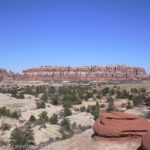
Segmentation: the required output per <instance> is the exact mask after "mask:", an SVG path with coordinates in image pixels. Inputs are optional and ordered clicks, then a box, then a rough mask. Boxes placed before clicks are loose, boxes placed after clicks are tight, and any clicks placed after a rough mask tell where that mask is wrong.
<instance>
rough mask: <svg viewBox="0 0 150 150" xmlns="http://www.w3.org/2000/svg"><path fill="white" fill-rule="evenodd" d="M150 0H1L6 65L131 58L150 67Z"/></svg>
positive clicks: (2, 63)
mask: <svg viewBox="0 0 150 150" xmlns="http://www.w3.org/2000/svg"><path fill="white" fill-rule="evenodd" d="M149 8H150V1H149V0H144V1H142V0H124V1H123V0H0V56H1V57H0V67H1V68H6V69H8V70H10V69H11V70H13V71H16V72H20V71H21V70H23V69H26V68H30V67H32V66H41V65H67V66H84V65H107V64H126V65H131V66H141V67H145V68H146V70H147V71H148V72H150V64H149V56H150V9H149Z"/></svg>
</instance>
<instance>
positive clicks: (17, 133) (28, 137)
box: [10, 128, 34, 150]
mask: <svg viewBox="0 0 150 150" xmlns="http://www.w3.org/2000/svg"><path fill="white" fill-rule="evenodd" d="M10 139H11V140H10V144H11V146H12V147H13V149H15V150H28V149H29V146H30V142H31V141H33V140H34V138H33V131H32V130H31V129H30V128H25V129H18V128H16V129H15V130H13V131H12V133H11V138H10Z"/></svg>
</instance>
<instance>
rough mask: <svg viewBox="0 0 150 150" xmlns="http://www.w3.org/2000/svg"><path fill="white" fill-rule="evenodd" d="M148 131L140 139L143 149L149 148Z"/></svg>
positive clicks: (149, 138)
mask: <svg viewBox="0 0 150 150" xmlns="http://www.w3.org/2000/svg"><path fill="white" fill-rule="evenodd" d="M149 140H150V131H149V132H147V133H146V134H145V135H144V136H143V139H142V149H143V150H150V141H149Z"/></svg>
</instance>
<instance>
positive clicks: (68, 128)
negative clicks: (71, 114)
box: [61, 118, 70, 131]
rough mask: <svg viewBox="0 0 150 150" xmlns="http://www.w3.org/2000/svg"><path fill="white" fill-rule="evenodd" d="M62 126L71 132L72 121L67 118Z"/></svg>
mask: <svg viewBox="0 0 150 150" xmlns="http://www.w3.org/2000/svg"><path fill="white" fill-rule="evenodd" d="M61 126H62V127H64V128H65V130H67V131H68V130H70V121H69V120H68V119H66V118H64V119H63V121H62V122H61Z"/></svg>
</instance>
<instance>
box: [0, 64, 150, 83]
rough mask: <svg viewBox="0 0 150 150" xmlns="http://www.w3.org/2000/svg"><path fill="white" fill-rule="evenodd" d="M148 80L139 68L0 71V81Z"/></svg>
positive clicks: (51, 68) (106, 67) (112, 67)
mask: <svg viewBox="0 0 150 150" xmlns="http://www.w3.org/2000/svg"><path fill="white" fill-rule="evenodd" d="M145 78H148V75H147V73H146V71H145V70H144V69H143V68H140V67H128V66H123V65H117V66H105V67H101V66H91V67H88V66H87V67H58V66H57V67H52V66H44V67H37V68H31V69H27V70H24V71H23V72H22V73H21V74H14V73H12V72H9V73H7V72H6V70H0V81H2V80H22V81H98V82H103V81H118V80H139V79H145Z"/></svg>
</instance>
